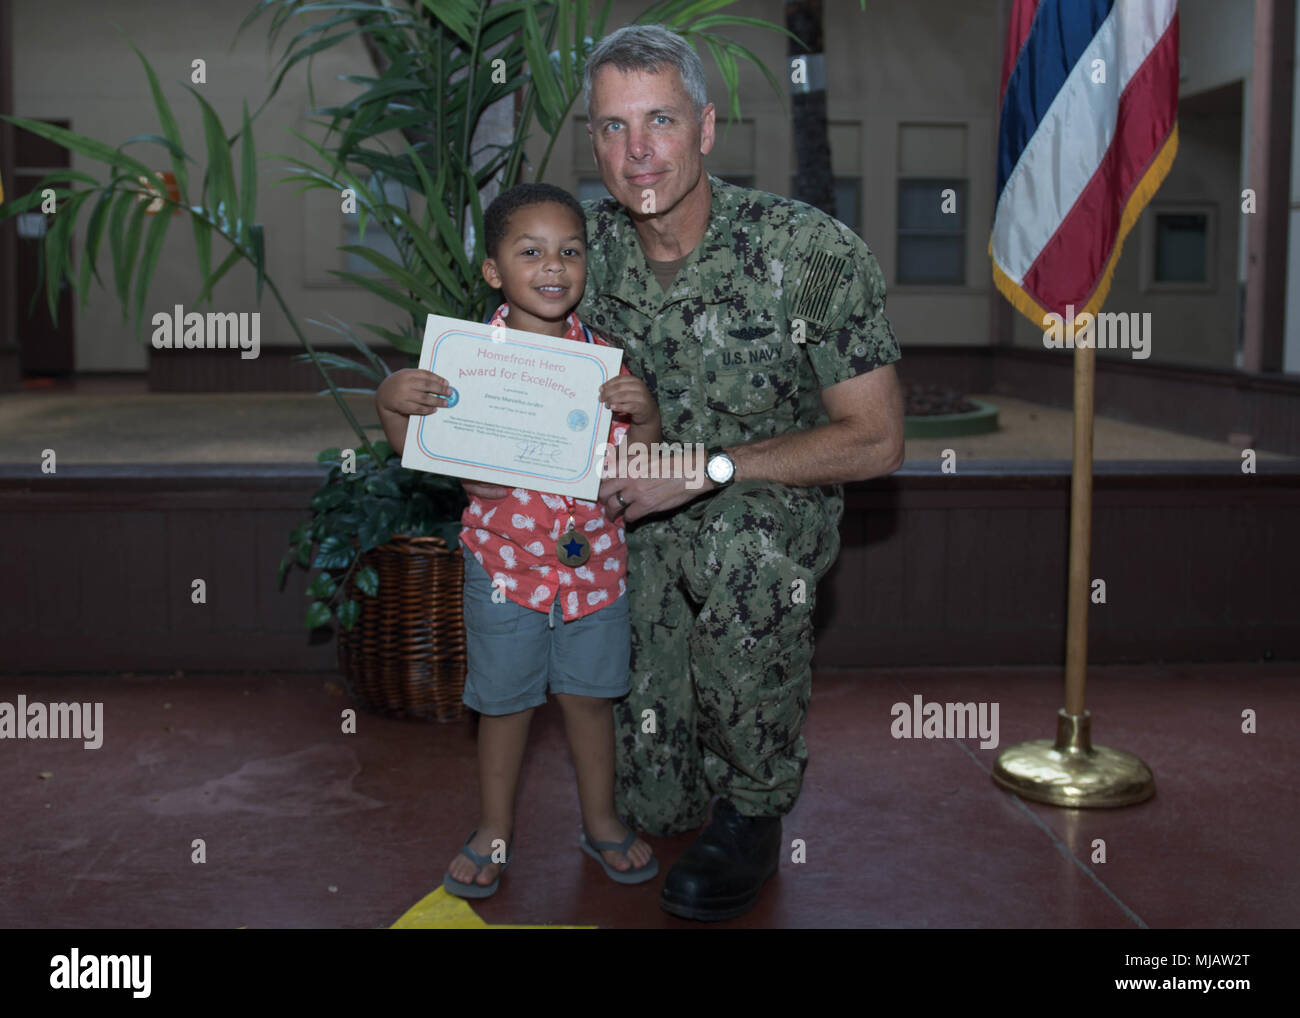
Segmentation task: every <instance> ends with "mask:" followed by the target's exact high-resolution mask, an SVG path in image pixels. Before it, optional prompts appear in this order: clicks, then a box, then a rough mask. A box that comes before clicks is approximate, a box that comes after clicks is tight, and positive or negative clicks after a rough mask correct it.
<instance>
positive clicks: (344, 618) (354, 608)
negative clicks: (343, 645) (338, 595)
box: [339, 601, 361, 631]
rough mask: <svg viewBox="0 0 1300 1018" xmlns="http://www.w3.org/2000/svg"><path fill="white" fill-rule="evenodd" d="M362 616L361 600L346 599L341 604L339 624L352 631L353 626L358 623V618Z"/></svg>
mask: <svg viewBox="0 0 1300 1018" xmlns="http://www.w3.org/2000/svg"><path fill="white" fill-rule="evenodd" d="M360 617H361V602H360V601H344V602H343V603H342V604H341V605H339V625H341V626H342V627H343V628H344V629H346V630H349V631H351V629H352V627H353V626H355V625H356V624H357V619H359V618H360Z"/></svg>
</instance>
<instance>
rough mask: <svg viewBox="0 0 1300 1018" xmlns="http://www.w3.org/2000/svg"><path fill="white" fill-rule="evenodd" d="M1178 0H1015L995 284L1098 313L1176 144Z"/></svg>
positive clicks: (1034, 305)
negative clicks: (1127, 240)
mask: <svg viewBox="0 0 1300 1018" xmlns="http://www.w3.org/2000/svg"><path fill="white" fill-rule="evenodd" d="M1177 109H1178V4H1177V0H1016V3H1015V8H1014V9H1013V11H1012V14H1011V24H1010V26H1009V29H1008V32H1007V48H1006V52H1005V54H1004V56H1003V61H1002V104H1001V120H1000V127H999V131H998V152H997V159H998V191H997V194H998V197H997V204H996V210H995V212H994V216H993V235H992V237H991V238H990V240H989V254H990V256H991V257H992V260H993V279H994V282H995V283H996V285H997V287H998V289H999V290H1001V291H1002V293H1003V295H1004V296H1006V298H1007V300H1009V301H1011V303H1012V304H1014V305H1015V306H1016V307H1017V308H1018V309H1019V310H1020V311H1021V312H1023V313H1024V314H1025V315H1027V316H1028V317H1029V318H1031V319H1032V320H1033V321H1034V322H1035V323H1036V324H1038V325H1040V326H1041V325H1042V324H1043V320H1044V317H1045V315H1046V314H1047V313H1048V312H1051V313H1054V314H1058V315H1061V316H1062V317H1063V318H1068V316H1067V314H1066V309H1067V307H1068V306H1070V305H1073V307H1074V309H1075V310H1074V314H1075V315H1079V314H1083V313H1084V312H1085V311H1086V312H1088V313H1090V314H1095V313H1096V312H1097V311H1098V309H1099V308H1100V307H1101V305H1102V302H1103V301H1104V300H1105V299H1106V293H1107V291H1108V290H1109V289H1110V281H1111V276H1112V275H1113V273H1114V271H1115V263H1116V262H1117V261H1118V260H1119V253H1120V249H1121V247H1122V246H1123V244H1124V238H1125V237H1126V236H1127V235H1128V232H1129V230H1131V229H1132V227H1133V225H1134V224H1135V223H1136V222H1137V218H1138V216H1139V215H1140V214H1141V212H1142V209H1143V208H1144V207H1145V206H1146V204H1147V202H1148V201H1150V199H1151V197H1152V195H1154V194H1155V192H1156V190H1157V188H1159V187H1160V184H1161V182H1162V181H1163V180H1164V178H1165V175H1166V174H1167V173H1168V172H1169V167H1170V165H1171V164H1172V163H1173V161H1174V153H1175V152H1176V151H1177V150H1178V121H1177Z"/></svg>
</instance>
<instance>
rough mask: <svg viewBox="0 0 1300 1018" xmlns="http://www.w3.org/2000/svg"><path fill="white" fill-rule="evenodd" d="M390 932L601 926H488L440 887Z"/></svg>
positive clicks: (463, 902)
mask: <svg viewBox="0 0 1300 1018" xmlns="http://www.w3.org/2000/svg"><path fill="white" fill-rule="evenodd" d="M389 929H390V930H595V929H599V927H597V926H560V925H556V926H547V925H542V926H528V925H515V924H512V923H499V924H498V923H485V922H484V921H483V920H482V919H480V918H479V917H478V915H477V914H476V913H475V911H474V910H473V909H472V908H470V906H469V902H468V901H466V900H465V899H464V898H457V897H456V896H455V895H454V894H448V893H447V889H446V888H445V887H439V888H438V889H437V890H436V891H434V892H433V893H432V894H426V895H425V896H424V897H423V898H421V899H420V900H419V901H418V902H416V903H415V904H414V905H413V906H411V908H410V909H408V910H407V912H406V914H405V915H403V916H402V918H400V919H399V920H397V922H395V923H393V925H392V926H390V927H389Z"/></svg>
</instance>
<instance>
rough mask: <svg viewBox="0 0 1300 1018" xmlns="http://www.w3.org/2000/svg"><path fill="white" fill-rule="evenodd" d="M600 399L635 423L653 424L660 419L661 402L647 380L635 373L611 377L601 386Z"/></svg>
mask: <svg viewBox="0 0 1300 1018" xmlns="http://www.w3.org/2000/svg"><path fill="white" fill-rule="evenodd" d="M600 401H601V402H602V403H604V404H605V406H607V407H609V409H611V410H613V411H614V412H615V413H620V414H627V415H628V416H629V417H631V418H632V423H633V424H638V425H639V424H652V423H654V422H655V421H657V420H659V404H658V403H656V402H655V398H654V397H653V396H651V395H650V390H649V389H647V388H646V385H645V382H643V381H641V379H639V378H637V377H636V376H635V375H619V376H618V377H617V378H611V379H610V380H609V381H608V382H606V383H605V384H604V385H602V386H601V387H600Z"/></svg>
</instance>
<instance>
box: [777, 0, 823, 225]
mask: <svg viewBox="0 0 1300 1018" xmlns="http://www.w3.org/2000/svg"><path fill="white" fill-rule="evenodd" d="M785 27H786V28H788V29H789V30H790V32H791V34H793V35H794V36H796V37H797V38H798V39H799V41H800V42H802V43H804V44H805V46H806V48H805V47H804V46H800V45H799V44H798V43H796V42H794V40H789V42H788V45H787V53H788V55H789V56H790V58H791V77H792V81H791V86H790V87H791V89H792V92H793V94H792V96H791V100H792V108H793V118H794V151H795V160H796V162H795V166H796V171H795V178H794V197H795V198H797V199H798V200H799V201H804V202H807V203H808V204H809V205H813V206H815V207H817V208H819V209H821V210H822V211H823V212H825V213H827V214H829V215H832V216H833V215H835V178H834V177H833V176H832V174H831V143H830V138H829V136H828V134H827V131H826V86H825V74H824V71H823V64H822V4H821V0H787V2H786V4H785ZM796 57H803V58H804V67H803V74H802V75H799V74H796V72H795V66H796V65H795V64H794V63H793V61H794V59H795V58H796ZM796 77H803V78H804V81H805V82H806V83H800V82H798V81H795V80H794V79H795V78H796Z"/></svg>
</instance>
